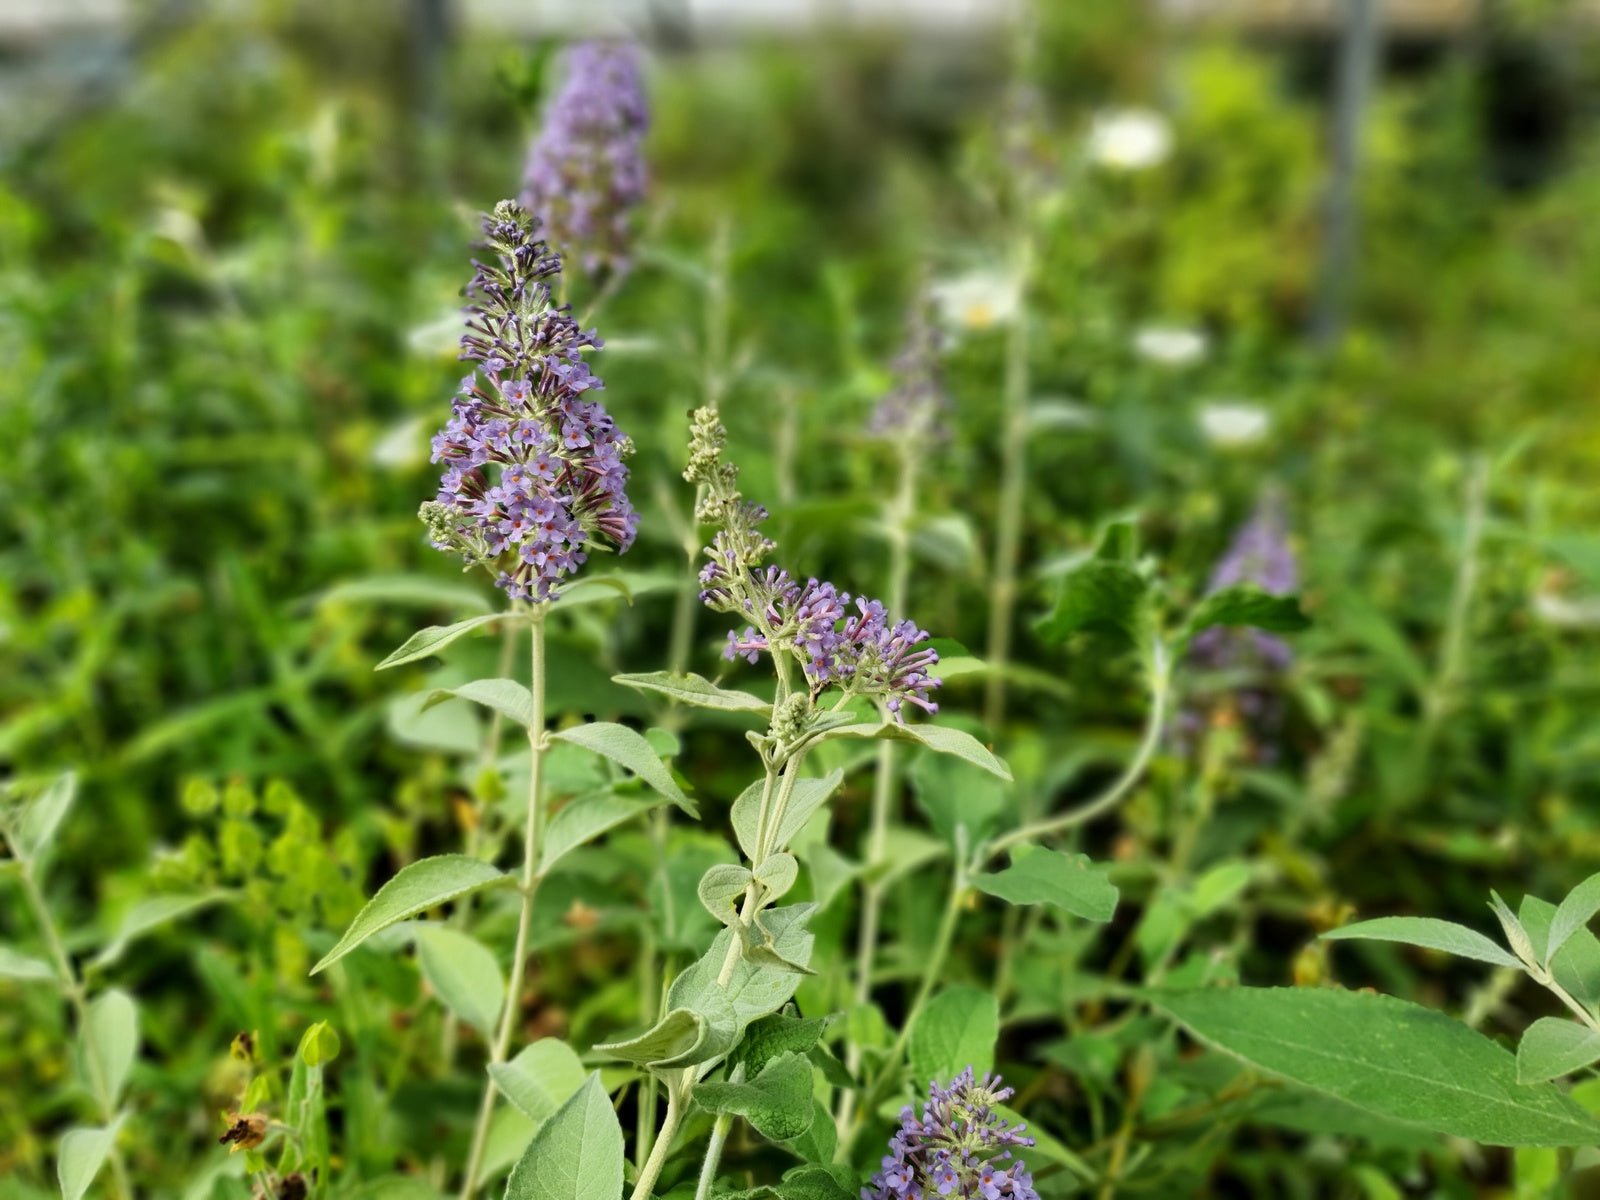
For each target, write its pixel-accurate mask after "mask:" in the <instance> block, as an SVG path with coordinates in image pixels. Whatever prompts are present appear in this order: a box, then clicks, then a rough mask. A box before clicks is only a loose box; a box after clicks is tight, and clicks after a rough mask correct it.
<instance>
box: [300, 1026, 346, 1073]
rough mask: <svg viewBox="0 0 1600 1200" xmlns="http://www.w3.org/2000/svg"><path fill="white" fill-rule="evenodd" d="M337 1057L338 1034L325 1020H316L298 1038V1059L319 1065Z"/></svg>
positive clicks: (312, 1065) (324, 1064)
mask: <svg viewBox="0 0 1600 1200" xmlns="http://www.w3.org/2000/svg"><path fill="white" fill-rule="evenodd" d="M338 1057H339V1035H338V1033H337V1032H335V1030H334V1028H333V1026H332V1025H329V1024H328V1023H327V1022H326V1021H317V1022H315V1023H314V1024H313V1025H311V1026H310V1028H308V1029H307V1030H306V1031H305V1033H304V1034H303V1035H302V1036H301V1038H300V1061H301V1062H303V1063H305V1065H306V1066H308V1067H321V1066H326V1065H327V1064H328V1063H331V1062H332V1061H333V1060H334V1059H336V1058H338Z"/></svg>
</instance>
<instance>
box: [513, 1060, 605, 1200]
mask: <svg viewBox="0 0 1600 1200" xmlns="http://www.w3.org/2000/svg"><path fill="white" fill-rule="evenodd" d="M622 1156H623V1143H622V1126H621V1125H620V1124H619V1123H618V1122H617V1114H616V1110H614V1109H613V1108H612V1107H611V1098H610V1097H609V1096H607V1095H606V1089H605V1087H604V1086H603V1085H602V1084H601V1083H600V1076H599V1074H598V1073H596V1074H593V1075H590V1076H589V1078H588V1079H587V1080H585V1081H584V1084H583V1086H582V1087H580V1088H579V1089H578V1090H577V1091H576V1092H575V1093H573V1095H572V1097H571V1098H570V1099H568V1100H567V1102H566V1103H565V1104H563V1105H562V1106H561V1107H560V1108H559V1109H557V1110H556V1112H555V1114H554V1115H553V1116H551V1117H550V1119H549V1120H547V1121H546V1122H545V1123H544V1124H543V1125H541V1126H540V1127H539V1132H538V1133H536V1134H534V1135H533V1141H531V1142H530V1143H528V1148H527V1150H525V1151H523V1154H522V1158H521V1159H520V1160H518V1162H517V1165H516V1166H514V1167H513V1168H512V1169H511V1178H510V1179H509V1180H508V1181H507V1183H506V1192H505V1200H617V1198H618V1197H619V1196H621V1195H622Z"/></svg>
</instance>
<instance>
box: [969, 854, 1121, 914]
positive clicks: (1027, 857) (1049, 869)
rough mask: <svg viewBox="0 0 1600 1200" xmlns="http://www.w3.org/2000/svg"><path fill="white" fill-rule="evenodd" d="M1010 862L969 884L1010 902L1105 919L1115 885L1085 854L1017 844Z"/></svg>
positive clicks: (1113, 909)
mask: <svg viewBox="0 0 1600 1200" xmlns="http://www.w3.org/2000/svg"><path fill="white" fill-rule="evenodd" d="M1011 859H1012V861H1011V865H1010V866H1009V867H1007V868H1006V869H1005V870H1003V871H997V872H994V873H993V874H980V875H974V876H973V877H972V886H973V887H975V888H977V889H978V890H979V891H983V892H988V893H989V895H991V896H998V897H1000V899H1002V900H1007V901H1009V902H1011V903H1012V904H1053V905H1055V906H1056V907H1057V908H1061V909H1065V910H1066V911H1067V912H1069V913H1072V914H1073V915H1074V916H1077V917H1082V918H1083V919H1084V920H1086V921H1109V920H1111V917H1112V915H1113V914H1114V913H1115V912H1116V911H1117V889H1116V885H1115V884H1113V883H1112V882H1111V881H1110V880H1109V879H1107V878H1106V869H1105V868H1104V867H1101V866H1096V865H1095V864H1093V863H1091V862H1090V861H1089V857H1088V855H1086V854H1066V853H1063V852H1062V851H1060V850H1040V849H1031V850H1030V849H1029V848H1025V847H1020V846H1019V847H1018V848H1017V850H1016V851H1015V852H1013V853H1012V856H1011Z"/></svg>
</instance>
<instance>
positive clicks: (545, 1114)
mask: <svg viewBox="0 0 1600 1200" xmlns="http://www.w3.org/2000/svg"><path fill="white" fill-rule="evenodd" d="M489 1074H490V1076H491V1077H492V1078H493V1079H494V1082H495V1086H496V1087H498V1088H499V1089H500V1090H501V1091H502V1092H504V1093H505V1096H506V1099H508V1100H510V1101H511V1103H513V1104H515V1105H516V1106H517V1107H518V1108H519V1109H521V1110H522V1111H523V1112H524V1113H525V1114H527V1116H528V1117H529V1119H530V1120H532V1121H534V1122H535V1123H541V1122H544V1121H548V1120H549V1119H550V1117H551V1116H552V1115H553V1114H554V1113H555V1111H556V1110H557V1109H559V1108H560V1107H561V1106H562V1105H563V1104H565V1103H566V1102H567V1100H568V1098H569V1097H571V1096H572V1095H573V1094H574V1093H576V1092H577V1090H578V1089H579V1088H581V1087H582V1086H583V1081H584V1078H585V1076H584V1070H583V1063H582V1062H581V1061H580V1060H579V1059H578V1055H577V1052H576V1051H574V1050H573V1049H572V1047H571V1046H569V1045H567V1044H566V1043H565V1042H563V1041H562V1040H561V1039H560V1038H540V1039H539V1040H538V1041H536V1042H534V1043H533V1044H532V1045H531V1046H524V1047H523V1049H522V1052H521V1053H520V1054H518V1055H517V1056H516V1057H515V1058H513V1059H512V1060H511V1061H510V1062H503V1063H490V1064H489Z"/></svg>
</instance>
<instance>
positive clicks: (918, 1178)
mask: <svg viewBox="0 0 1600 1200" xmlns="http://www.w3.org/2000/svg"><path fill="white" fill-rule="evenodd" d="M1011 1094H1012V1089H1011V1088H1008V1087H1001V1086H1000V1077H999V1076H998V1075H985V1076H984V1077H983V1078H982V1079H975V1078H974V1077H973V1071H972V1068H971V1067H968V1068H967V1069H966V1070H965V1071H963V1072H961V1074H959V1075H957V1076H956V1077H955V1078H954V1079H953V1080H951V1081H950V1085H949V1086H948V1087H941V1086H940V1085H939V1084H938V1083H937V1082H934V1083H932V1084H930V1085H929V1087H928V1100H927V1103H925V1104H924V1105H923V1106H922V1115H921V1116H920V1117H919V1116H918V1115H917V1114H916V1113H915V1112H914V1111H913V1110H912V1108H911V1106H910V1105H907V1106H906V1107H905V1108H903V1109H901V1110H900V1128H899V1129H898V1130H896V1131H895V1134H894V1136H893V1137H891V1138H890V1139H889V1153H888V1154H886V1155H884V1157H883V1163H882V1166H881V1168H880V1169H879V1171H878V1173H877V1174H876V1175H874V1176H873V1177H872V1181H871V1183H870V1185H869V1186H867V1187H864V1188H862V1189H861V1200H932V1198H933V1197H935V1196H950V1197H953V1198H954V1197H959V1198H960V1200H1038V1193H1037V1192H1035V1191H1034V1190H1033V1176H1031V1175H1030V1174H1029V1173H1028V1167H1027V1164H1025V1163H1023V1162H1022V1161H1021V1160H1020V1159H1015V1158H1013V1157H1012V1153H1011V1148H1012V1147H1027V1146H1031V1145H1033V1139H1032V1138H1031V1137H1027V1136H1025V1135H1024V1130H1026V1129H1027V1126H1026V1125H1018V1126H1016V1127H1014V1128H1013V1127H1012V1126H1011V1124H1010V1122H1008V1121H1006V1120H1005V1119H1004V1118H1003V1117H1001V1116H1000V1115H999V1113H998V1112H997V1111H996V1109H995V1106H996V1105H998V1104H1002V1103H1004V1102H1005V1101H1006V1100H1008V1099H1010V1097H1011Z"/></svg>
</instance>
